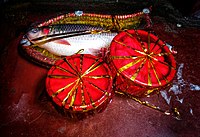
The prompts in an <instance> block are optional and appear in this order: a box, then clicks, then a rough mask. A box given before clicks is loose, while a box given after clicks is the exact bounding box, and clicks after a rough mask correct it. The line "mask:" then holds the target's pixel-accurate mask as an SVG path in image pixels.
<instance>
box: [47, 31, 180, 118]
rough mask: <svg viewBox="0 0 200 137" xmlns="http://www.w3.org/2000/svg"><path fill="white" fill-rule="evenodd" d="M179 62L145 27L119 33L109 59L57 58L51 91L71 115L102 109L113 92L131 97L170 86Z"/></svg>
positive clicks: (50, 80)
mask: <svg viewBox="0 0 200 137" xmlns="http://www.w3.org/2000/svg"><path fill="white" fill-rule="evenodd" d="M175 73H176V62H175V59H174V56H173V55H172V52H171V51H170V50H169V48H168V47H167V46H166V44H165V43H164V42H163V41H162V40H160V39H159V38H158V37H156V36H155V35H153V34H151V33H149V32H146V31H143V30H127V31H122V32H120V33H119V34H118V35H117V36H115V37H114V39H113V40H112V42H111V44H110V47H109V53H108V55H107V59H106V60H103V59H102V58H99V57H96V56H92V55H89V54H77V55H72V56H67V57H65V58H64V59H63V60H58V61H57V62H56V63H55V65H54V66H52V68H51V69H50V70H49V72H48V76H47V79H46V88H47V92H48V94H49V95H50V96H51V97H52V100H53V101H54V102H55V104H56V105H58V106H59V107H62V108H63V109H64V110H65V111H67V112H69V113H71V114H75V115H76V114H79V113H81V114H83V113H88V112H92V113H93V112H101V111H102V110H104V109H105V108H106V106H107V105H108V103H109V102H110V100H111V98H112V93H113V91H114V90H115V91H118V92H122V93H126V94H130V95H132V96H142V95H145V94H149V93H150V92H152V91H154V90H155V89H160V88H161V87H163V86H166V85H168V84H169V83H170V82H171V81H172V80H173V78H174V76H175Z"/></svg>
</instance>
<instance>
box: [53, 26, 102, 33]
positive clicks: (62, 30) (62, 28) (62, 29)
mask: <svg viewBox="0 0 200 137" xmlns="http://www.w3.org/2000/svg"><path fill="white" fill-rule="evenodd" d="M49 28H50V32H49V34H51V35H52V34H61V33H67V32H75V31H90V30H105V29H104V28H102V27H100V26H92V25H84V24H78V25H77V24H76V25H73V24H63V25H52V26H49Z"/></svg>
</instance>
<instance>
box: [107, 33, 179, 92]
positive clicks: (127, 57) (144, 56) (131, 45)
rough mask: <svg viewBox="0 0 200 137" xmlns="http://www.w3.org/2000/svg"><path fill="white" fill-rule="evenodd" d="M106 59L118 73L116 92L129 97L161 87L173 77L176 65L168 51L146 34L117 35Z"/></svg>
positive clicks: (157, 40) (153, 36) (150, 35)
mask: <svg viewBox="0 0 200 137" xmlns="http://www.w3.org/2000/svg"><path fill="white" fill-rule="evenodd" d="M109 55H110V58H111V60H112V65H114V67H115V69H114V70H113V71H117V73H118V75H117V77H118V78H117V81H116V86H117V88H119V89H120V90H121V91H124V92H128V93H130V94H132V95H140V94H141V93H140V92H143V91H145V90H148V89H152V88H155V87H162V86H165V85H167V84H169V83H170V82H171V81H172V80H173V78H174V76H175V73H176V61H175V59H174V56H173V55H172V53H171V51H170V50H169V48H168V47H167V46H166V45H165V43H164V42H163V41H162V40H160V39H159V38H158V37H156V36H155V35H153V34H151V33H150V32H149V33H148V32H147V31H143V30H127V31H124V32H121V33H119V34H118V35H117V36H116V37H115V38H114V39H113V41H112V43H111V46H110V54H109ZM120 75H122V76H120ZM145 88H146V89H145Z"/></svg>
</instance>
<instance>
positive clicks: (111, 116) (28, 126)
mask: <svg viewBox="0 0 200 137" xmlns="http://www.w3.org/2000/svg"><path fill="white" fill-rule="evenodd" d="M25 6H26V5H25ZM24 12H25V13H24V14H25V15H26V16H25V17H24V16H21V15H20V16H19V17H21V18H19V20H20V21H18V22H17V23H15V22H13V20H12V19H10V17H12V15H9V18H6V17H5V19H4V20H1V24H0V30H1V32H0V49H1V50H0V52H1V53H0V63H1V66H0V73H1V76H0V135H1V136H2V137H8V136H12V137H18V136H29V137H32V136H33V137H36V136H40V137H41V136H43V137H50V136H59V137H62V136H63V137H64V136H65V137H66V136H67V137H68V136H69V137H71V136H72V137H85V136H88V137H102V136H104V137H138V136H140V137H175V136H180V137H197V136H199V135H200V120H199V119H200V105H199V99H200V91H192V90H190V89H189V88H187V87H186V88H185V89H183V92H184V93H183V94H182V96H183V97H184V102H183V103H182V104H180V103H179V104H177V106H178V107H179V108H180V112H181V116H182V117H181V120H177V119H175V118H173V117H172V116H166V115H164V114H163V113H160V112H158V111H156V110H153V109H150V108H148V107H146V106H143V105H141V104H139V103H137V102H135V101H133V100H131V99H129V98H126V97H122V96H118V95H116V96H114V97H113V101H112V102H111V103H110V104H109V106H108V107H107V109H106V110H105V111H104V112H102V113H99V114H96V115H94V116H92V117H89V118H87V119H83V120H80V121H75V120H72V119H69V118H67V117H65V116H63V115H62V114H60V113H59V112H58V111H57V110H56V109H55V108H54V107H53V105H52V103H51V101H50V100H49V98H48V97H47V94H46V91H45V78H46V74H47V71H48V69H46V68H43V67H40V66H38V65H35V64H34V63H32V62H30V61H29V60H27V59H26V58H24V57H23V56H21V55H20V54H19V51H18V46H19V41H20V40H21V37H22V34H23V31H22V30H23V28H25V27H27V26H29V25H30V24H29V23H31V22H34V21H35V20H38V19H42V18H45V17H46V14H43V15H41V14H39V13H38V14H29V13H26V12H27V11H26V10H24ZM19 14H20V13H19ZM13 16H14V15H13ZM15 19H16V18H15ZM153 22H154V24H153V30H154V31H155V32H156V33H157V34H158V36H159V37H160V38H161V39H162V40H165V41H167V42H168V43H169V44H171V45H173V46H174V47H175V50H177V52H178V53H177V55H176V60H177V65H178V66H179V65H180V64H181V63H184V67H183V79H184V80H185V81H187V82H188V83H193V84H195V85H200V79H199V77H200V73H199V70H200V54H199V53H200V49H199V45H200V39H199V38H200V29H198V28H191V27H190V28H186V27H180V28H178V27H177V26H176V24H170V23H168V22H167V21H166V20H163V19H161V18H159V17H154V18H153ZM18 32H19V33H18ZM150 100H151V99H150ZM161 102H163V103H164V101H161ZM189 109H192V110H193V111H192V112H191V111H190V112H189Z"/></svg>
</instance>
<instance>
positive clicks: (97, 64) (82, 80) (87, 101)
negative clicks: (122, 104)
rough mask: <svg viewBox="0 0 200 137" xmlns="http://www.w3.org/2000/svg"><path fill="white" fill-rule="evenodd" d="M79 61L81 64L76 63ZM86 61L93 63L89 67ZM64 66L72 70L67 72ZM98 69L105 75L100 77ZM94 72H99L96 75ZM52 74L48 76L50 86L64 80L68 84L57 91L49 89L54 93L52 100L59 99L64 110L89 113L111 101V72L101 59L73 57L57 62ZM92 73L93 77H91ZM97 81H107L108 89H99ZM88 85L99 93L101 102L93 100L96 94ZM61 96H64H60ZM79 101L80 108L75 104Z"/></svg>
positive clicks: (89, 56)
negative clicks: (54, 82)
mask: <svg viewBox="0 0 200 137" xmlns="http://www.w3.org/2000/svg"><path fill="white" fill-rule="evenodd" d="M77 59H79V60H80V63H79V64H78V63H77V62H76V60H77ZM84 60H90V61H92V62H91V63H92V64H91V65H88V66H87V65H86V64H84V63H87V62H84ZM63 66H65V67H66V66H67V67H68V68H70V69H69V70H67V67H66V68H63ZM78 66H79V67H78ZM86 66H87V69H86ZM83 68H84V70H83ZM55 69H59V71H56V73H55V74H54V73H53V72H54V70H55ZM97 69H103V71H104V73H105V74H102V75H99V74H98V73H97V72H98V71H97ZM104 69H105V70H104ZM60 71H61V72H60ZM83 71H84V72H83ZM94 71H97V72H96V73H94ZM50 72H51V73H50V74H48V80H47V84H50V83H49V82H51V81H54V80H56V81H57V80H59V79H60V80H62V79H63V80H65V81H66V84H65V82H64V83H63V84H62V86H61V85H58V87H59V88H58V89H57V90H56V91H55V90H53V89H52V88H49V89H48V90H50V91H51V92H53V94H51V96H52V98H57V99H59V100H60V101H61V104H62V106H63V107H64V108H71V109H72V111H82V112H87V111H89V110H91V109H96V108H98V107H99V106H100V105H103V104H104V103H105V102H106V101H108V100H109V99H110V96H111V93H110V92H111V90H112V88H111V87H112V76H111V75H109V74H110V72H109V70H108V68H106V67H105V63H104V62H103V60H101V59H100V58H96V57H94V56H92V55H84V54H82V55H81V54H78V55H73V56H70V57H66V58H65V59H63V60H61V61H59V62H57V63H56V65H55V66H53V67H52V68H51V70H50ZM57 73H61V74H62V75H61V74H57ZM65 73H66V74H65ZM91 73H92V74H93V75H91ZM71 74H72V75H71ZM68 79H69V80H70V79H71V80H72V82H68ZM97 79H98V80H105V81H106V83H107V84H108V87H105V86H103V88H101V87H99V86H100V85H99V84H98V83H97V84H96V83H95V80H97ZM71 80H70V81H71ZM58 82H59V81H58ZM51 84H53V83H51ZM88 85H90V86H91V87H94V89H93V90H94V91H93V92H97V93H98V94H97V95H98V96H99V95H102V97H98V99H99V100H96V99H97V98H96V99H95V98H93V97H94V95H92V94H95V93H93V92H91V89H88ZM53 87H54V86H53ZM52 90H53V91H52ZM60 94H62V95H61V96H60ZM97 95H95V96H97ZM77 99H80V100H79V101H78V102H80V103H81V105H79V106H77V104H75V102H76V100H77ZM108 102H109V101H108Z"/></svg>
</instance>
